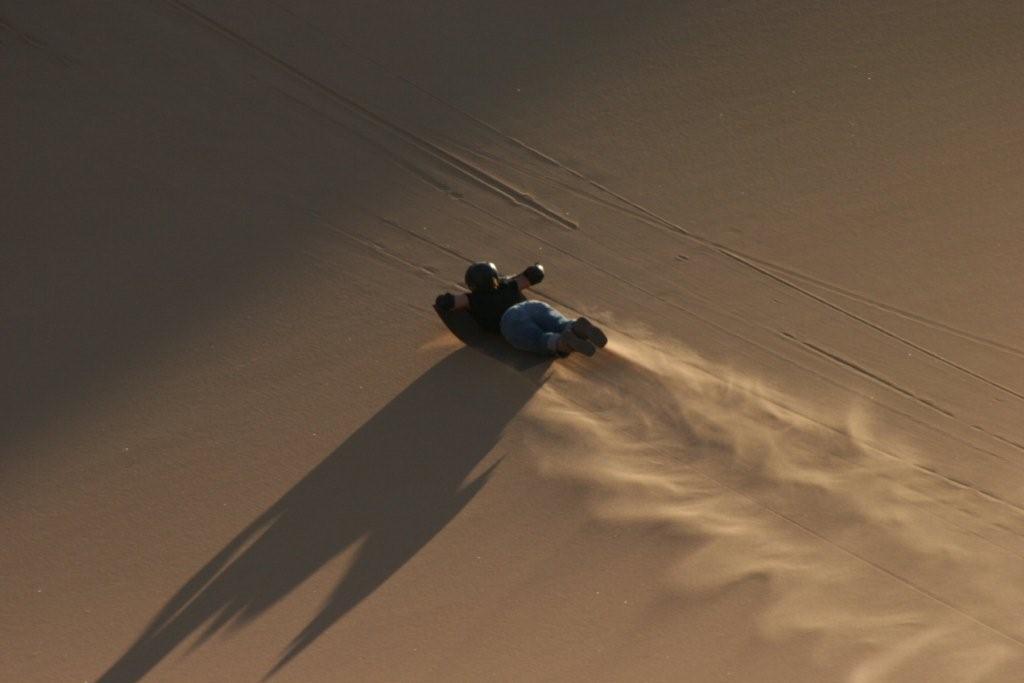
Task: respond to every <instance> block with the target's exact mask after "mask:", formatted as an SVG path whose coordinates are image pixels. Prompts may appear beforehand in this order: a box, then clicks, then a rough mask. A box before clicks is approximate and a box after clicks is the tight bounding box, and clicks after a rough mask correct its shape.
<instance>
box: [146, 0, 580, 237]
mask: <svg viewBox="0 0 1024 683" xmlns="http://www.w3.org/2000/svg"><path fill="white" fill-rule="evenodd" d="M165 1H166V2H167V3H169V4H170V5H172V6H174V7H176V8H178V9H179V10H181V11H182V12H184V13H186V14H187V15H189V16H191V17H192V18H193V19H196V20H197V21H199V22H200V23H202V24H203V25H205V26H207V27H209V28H211V29H213V30H214V31H216V32H218V33H221V34H222V35H225V36H227V37H228V38H229V39H231V40H233V41H235V42H237V43H239V44H241V45H243V46H245V47H247V48H248V49H250V50H252V51H253V52H255V53H256V54H257V55H259V56H260V57H262V58H263V59H265V60H267V61H269V62H271V63H272V64H274V65H275V66H277V67H278V68H280V69H282V70H284V71H286V72H288V73H289V74H291V75H292V76H294V77H295V78H297V79H298V80H300V81H301V82H303V83H305V84H306V85H308V86H310V87H312V88H313V89H315V90H317V91H319V92H320V93H321V94H323V95H326V96H327V97H329V98H330V99H332V100H334V101H335V102H337V103H339V104H341V105H342V106H344V107H345V108H347V109H348V110H350V111H352V112H354V113H356V114H357V115H359V116H360V117H362V118H363V119H364V120H366V121H368V122H370V123H372V124H375V125H377V126H380V127H381V128H383V129H386V130H389V131H391V132H392V133H394V134H395V135H397V136H398V137H400V138H401V139H403V140H405V141H406V142H407V143H409V144H411V145H412V146H414V147H416V148H418V149H420V150H421V151H423V152H426V153H427V154H429V155H431V156H433V157H434V158H435V159H437V160H438V161H439V162H441V163H442V164H444V165H445V166H447V167H448V168H449V169H450V170H451V171H452V172H453V173H455V174H456V175H458V176H461V177H462V178H463V179H465V180H467V181H469V182H471V183H473V184H476V185H478V186H480V187H483V188H485V189H487V190H489V191H490V192H492V193H494V194H496V195H498V196H500V197H503V198H505V199H506V200H508V201H510V202H511V203H513V204H516V205H519V206H522V207H524V208H526V209H529V210H530V211H532V212H534V213H536V214H538V215H540V216H542V217H543V218H545V219H546V220H549V221H551V222H553V223H555V224H557V225H559V226H561V227H562V228H565V229H566V230H579V225H578V224H577V223H576V222H574V221H572V220H571V219H569V218H566V217H565V216H564V215H562V214H561V213H560V212H558V211H556V210H554V209H552V208H550V207H548V206H546V205H545V204H543V203H541V202H540V201H538V200H537V199H536V198H534V197H533V196H531V195H530V194H528V193H526V192H523V191H522V190H519V189H517V188H515V187H513V186H512V185H509V184H508V183H506V182H505V181H503V180H501V179H500V178H498V177H497V176H495V175H493V174H491V173H488V172H487V171H485V170H483V169H481V168H479V167H477V166H474V165H473V164H471V163H469V162H467V161H465V160H463V159H461V158H459V157H458V156H456V155H455V154H453V153H451V152H449V151H447V150H445V149H443V148H441V147H440V146H438V145H436V144H434V143H433V142H431V141H429V140H427V139H426V138H423V137H422V136H420V135H417V134H416V133H414V132H412V131H410V130H407V129H405V128H403V127H402V126H400V125H398V124H397V123H394V122H392V121H390V120H388V119H386V118H384V117H383V116H381V115H380V114H377V113H376V112H374V111H372V110H370V109H368V108H367V107H365V106H364V105H362V104H360V103H359V102H357V101H355V100H353V99H351V98H349V97H347V96H345V95H343V94H342V93H341V92H339V91H337V90H335V89H334V88H332V87H331V86H329V85H327V84H325V83H323V82H322V81H320V80H317V79H316V78H313V77H312V76H310V75H308V74H307V73H305V72H304V71H302V70H301V69H298V68H297V67H295V66H292V65H291V64H290V63H288V62H287V61H285V60H283V59H281V58H280V57H278V56H276V55H274V54H273V53H271V52H268V51H267V50H265V49H263V48H262V47H260V46H259V45H257V44H256V43H254V42H252V41H251V40H249V39H248V38H246V37H244V36H243V35H241V34H239V33H237V32H236V31H234V30H232V29H231V28H229V27H227V26H225V25H224V24H222V23H220V22H218V21H217V20H216V19H213V18H212V17H210V16H208V15H206V14H204V13H203V12H200V11H199V10H197V9H196V8H194V7H192V6H191V5H189V4H187V3H185V2H183V1H182V0H165Z"/></svg>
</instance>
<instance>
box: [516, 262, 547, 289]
mask: <svg viewBox="0 0 1024 683" xmlns="http://www.w3.org/2000/svg"><path fill="white" fill-rule="evenodd" d="M521 275H522V276H523V277H525V278H526V279H527V280H529V281H530V284H531V285H535V284H537V283H538V282H540V281H541V280H543V279H544V266H542V265H541V264H539V263H534V264H533V265H532V266H530V267H529V268H527V269H526V270H524V271H523V272H522V273H521Z"/></svg>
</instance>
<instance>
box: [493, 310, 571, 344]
mask: <svg viewBox="0 0 1024 683" xmlns="http://www.w3.org/2000/svg"><path fill="white" fill-rule="evenodd" d="M570 324H572V321H571V320H569V319H568V318H566V317H565V316H564V315H562V314H561V313H559V312H558V311H556V310H555V309H553V308H551V306H548V305H547V304H546V303H544V302H543V301H521V302H520V303H518V304H516V305H515V306H513V307H512V308H510V309H508V310H507V311H505V313H504V315H502V316H501V336H503V337H505V339H506V340H508V343H509V344H511V345H512V346H514V347H516V348H517V349H519V350H521V351H530V352H532V353H540V354H544V355H549V356H554V355H556V353H557V352H556V351H555V342H556V341H557V339H558V337H559V336H561V334H562V330H564V329H565V328H566V327H568V326H569V325H570Z"/></svg>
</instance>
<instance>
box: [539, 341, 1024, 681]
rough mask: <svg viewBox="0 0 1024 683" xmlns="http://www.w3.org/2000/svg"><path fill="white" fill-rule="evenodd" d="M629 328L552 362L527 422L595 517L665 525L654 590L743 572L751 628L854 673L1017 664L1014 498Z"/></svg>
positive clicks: (972, 671) (725, 581)
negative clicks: (576, 356)
mask: <svg viewBox="0 0 1024 683" xmlns="http://www.w3.org/2000/svg"><path fill="white" fill-rule="evenodd" d="M642 336H643V335H642V333H640V334H636V333H634V334H632V335H631V336H630V337H626V336H624V335H622V334H619V335H616V341H615V343H614V344H612V345H611V346H609V348H608V349H606V350H605V351H604V352H603V353H602V354H600V355H599V356H597V357H595V358H594V359H590V361H591V362H588V363H579V364H573V363H567V364H563V365H561V366H560V367H558V368H557V370H556V372H555V373H554V374H553V376H552V377H551V379H550V381H549V382H548V383H547V384H546V386H545V389H544V391H542V392H541V394H540V395H538V397H537V399H536V400H535V402H534V403H533V404H532V406H531V413H530V415H531V425H532V426H531V429H532V430H533V431H532V433H531V436H530V438H532V439H535V443H537V444H543V448H538V449H536V450H537V451H539V452H542V453H543V455H542V456H540V458H541V460H540V462H541V468H542V470H543V472H544V473H545V474H546V475H548V476H554V477H562V478H567V479H569V480H571V481H573V482H576V483H577V484H579V485H582V486H583V487H584V488H585V490H586V491H587V492H588V494H587V495H588V500H590V501H591V509H592V512H593V515H594V517H595V518H596V519H598V520H600V521H601V522H602V523H607V524H613V525H627V526H630V525H632V526H637V525H640V526H644V525H645V526H653V527H657V528H658V529H660V530H661V531H663V532H664V534H665V537H666V538H667V539H669V542H668V543H667V547H668V551H667V556H668V557H669V559H668V560H667V562H666V566H665V567H664V568H663V573H664V580H663V590H664V592H665V594H666V597H669V596H671V595H673V594H676V595H678V594H692V593H704V594H709V593H714V592H717V591H725V590H729V589H730V587H733V586H738V585H740V584H742V583H746V582H751V581H755V582H757V583H758V585H759V586H761V587H762V589H763V590H764V591H765V594H766V595H767V599H766V600H764V601H762V602H760V603H759V604H758V606H757V607H756V608H752V609H756V613H755V614H752V615H751V618H752V619H753V620H754V621H755V623H756V624H757V630H758V632H759V633H760V634H761V635H762V636H763V638H764V641H765V642H766V643H768V644H771V643H773V642H779V641H781V640H785V639H793V638H804V639H805V642H807V643H808V647H809V648H810V650H811V654H812V656H815V657H820V658H828V659H829V660H830V661H837V660H841V661H849V662H850V666H849V669H848V676H847V678H848V680H850V681H855V682H858V683H861V682H867V681H879V680H894V679H896V680H907V679H911V678H913V679H914V680H924V679H921V678H919V677H920V676H922V675H927V676H928V680H950V681H954V680H955V681H975V680H982V679H987V678H989V677H992V676H996V677H1000V674H999V672H1000V671H1006V670H1007V667H1012V666H1014V665H1017V666H1019V665H1021V663H1024V658H1022V657H1024V645H1022V643H1024V626H1022V625H1021V624H1019V623H1018V620H1017V619H1016V617H1015V615H1020V614H1024V559H1022V552H1021V546H1020V544H1019V541H1020V539H1021V538H1024V514H1022V513H1021V512H1020V511H1019V510H1017V509H1015V508H1013V507H1011V506H1007V505H1005V504H1002V503H1000V502H999V501H996V500H992V499H991V498H989V497H986V496H985V495H983V494H980V493H979V492H977V491H974V490H972V489H969V488H967V487H964V486H962V485H958V484H956V483H954V482H951V481H948V480H945V479H942V478H941V477H939V476H937V475H935V474H934V473H931V472H928V471H927V470H925V469H923V468H921V467H920V466H918V465H917V464H915V462H914V460H915V459H914V455H913V449H912V446H910V445H907V444H900V443H898V442H897V439H896V437H895V435H889V436H888V438H887V435H886V434H884V433H882V432H883V431H884V430H882V429H881V427H880V426H878V425H872V424H871V422H870V420H869V419H868V417H867V415H866V413H865V411H861V410H858V409H857V408H856V407H851V408H850V409H849V411H847V413H846V414H844V415H837V416H835V419H834V420H826V421H820V420H815V419H810V418H808V417H806V415H808V414H811V413H810V412H809V411H805V410H802V409H801V406H800V405H798V404H797V403H796V402H795V400H794V399H792V398H791V397H787V396H782V395H779V394H777V393H773V392H771V391H768V390H767V389H765V388H763V387H760V386H758V384H757V383H756V382H754V381H753V380H752V379H750V378H748V377H743V376H741V375H739V374H738V373H736V372H734V371H731V370H729V369H727V368H723V367H716V366H714V365H712V364H710V363H708V362H706V361H704V360H702V359H701V358H699V357H697V356H695V355H694V354H692V353H690V352H688V351H687V350H685V349H682V348H678V347H666V346H664V345H662V346H661V347H660V348H657V347H655V346H654V345H652V344H651V343H650V342H646V341H642ZM620 340H624V341H620ZM1007 538H1009V539H1011V541H1009V542H1008V541H1007V540H1006V539H1007ZM1014 541H1016V542H1017V545H1016V546H1014V545H1013V542H1014Z"/></svg>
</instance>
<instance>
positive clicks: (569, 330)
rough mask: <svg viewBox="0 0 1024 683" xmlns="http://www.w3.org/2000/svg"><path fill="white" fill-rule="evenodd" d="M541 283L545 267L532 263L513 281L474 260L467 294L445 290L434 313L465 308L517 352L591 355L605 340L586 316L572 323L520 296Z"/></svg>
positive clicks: (606, 338) (492, 267)
mask: <svg viewBox="0 0 1024 683" xmlns="http://www.w3.org/2000/svg"><path fill="white" fill-rule="evenodd" d="M543 279H544V267H543V266H542V265H540V264H539V263H535V264H533V265H532V266H530V267H529V268H527V269H526V270H524V271H523V272H521V273H520V274H518V275H515V276H512V277H503V276H502V275H501V274H500V273H499V272H498V268H497V266H495V265H494V264H493V263H490V262H488V261H478V262H476V263H474V264H472V265H471V266H469V268H467V269H466V286H467V287H468V288H469V293H468V294H466V293H458V294H452V293H451V292H445V293H444V294H441V295H440V296H438V297H437V299H436V300H435V301H434V309H435V310H436V311H437V312H438V313H439V314H440V315H441V316H442V317H443V316H444V315H445V314H446V313H449V312H451V311H457V310H462V309H468V310H469V313H470V314H471V315H472V316H473V319H474V320H476V322H477V324H479V325H480V327H481V328H483V329H484V330H487V331H488V332H493V333H497V334H500V335H501V336H502V337H504V338H505V340H506V341H508V343H509V344H511V345H512V346H514V347H515V348H517V349H519V350H521V351H529V352H530V353H538V354H542V355H549V356H561V357H565V356H568V355H569V354H570V353H572V352H574V351H578V352H579V353H582V354H583V355H585V356H593V355H594V353H596V352H597V349H599V348H602V347H604V345H605V344H607V343H608V337H607V336H605V334H604V332H602V331H601V329H600V328H599V327H597V326H596V325H594V324H593V323H592V322H590V321H589V320H587V319H586V318H576V319H575V320H570V319H569V318H567V317H565V316H564V315H562V314H561V313H560V312H558V311H557V310H555V309H554V308H553V307H551V306H550V305H548V304H546V303H544V302H543V301H533V300H530V299H527V298H526V296H525V295H524V294H523V292H524V291H525V290H527V289H529V288H530V287H532V286H533V285H535V284H537V283H538V282H540V281H541V280H543Z"/></svg>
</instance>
